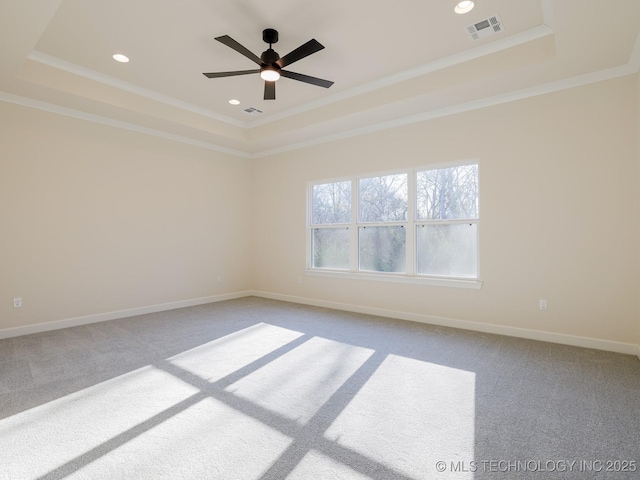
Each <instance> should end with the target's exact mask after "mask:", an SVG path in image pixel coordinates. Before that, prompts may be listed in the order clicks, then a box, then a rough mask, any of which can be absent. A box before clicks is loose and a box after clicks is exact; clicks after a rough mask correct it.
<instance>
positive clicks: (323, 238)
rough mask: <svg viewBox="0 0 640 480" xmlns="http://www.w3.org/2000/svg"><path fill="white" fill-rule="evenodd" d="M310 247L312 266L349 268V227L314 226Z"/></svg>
mask: <svg viewBox="0 0 640 480" xmlns="http://www.w3.org/2000/svg"><path fill="white" fill-rule="evenodd" d="M311 232H312V238H311V242H312V245H311V248H312V250H311V251H312V253H313V255H312V257H313V268H337V269H345V270H348V269H349V229H348V228H314V229H313V230H312V231H311Z"/></svg>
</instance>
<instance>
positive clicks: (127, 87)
mask: <svg viewBox="0 0 640 480" xmlns="http://www.w3.org/2000/svg"><path fill="white" fill-rule="evenodd" d="M28 59H29V60H32V61H34V62H38V63H41V64H43V65H47V66H49V67H53V68H57V69H58V70H62V71H64V72H67V73H71V74H73V75H77V76H79V77H83V78H87V79H89V80H93V81H94V82H98V83H102V84H103V85H107V86H109V87H114V88H117V89H120V90H123V91H125V92H128V93H133V94H134V95H139V96H141V97H144V98H148V99H150V100H154V101H156V102H160V103H164V104H165V105H169V106H171V107H176V108H180V109H182V110H186V111H188V112H191V113H196V114H198V115H202V116H204V117H208V118H212V119H213V120H218V121H220V122H224V123H228V124H229V125H233V126H236V127H240V128H245V129H246V128H247V123H246V122H241V121H240V120H236V119H234V118H231V117H227V116H225V115H220V114H219V113H216V112H213V111H211V110H208V109H206V108H202V107H198V106H197V105H193V104H192V103H188V102H184V101H182V100H178V99H177V98H173V97H170V96H168V95H163V94H161V93H158V92H155V91H153V90H149V89H147V88H142V87H139V86H137V85H134V84H132V83H128V82H125V81H123V80H118V79H117V78H114V77H111V76H109V75H105V74H103V73H99V72H96V71H95V70H91V69H88V68H85V67H81V66H80V65H76V64H75V63H71V62H67V61H66V60H61V59H60V58H58V57H54V56H52V55H47V54H46V53H42V52H39V51H37V50H34V51H33V52H31V53H30V54H29V57H28Z"/></svg>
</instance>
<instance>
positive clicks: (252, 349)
mask: <svg viewBox="0 0 640 480" xmlns="http://www.w3.org/2000/svg"><path fill="white" fill-rule="evenodd" d="M302 335H303V334H302V333H301V332H297V331H295V330H289V329H286V328H282V327H276V326H274V325H268V324H266V323H259V324H257V325H252V326H251V327H248V328H245V329H243V330H239V331H237V332H234V333H231V334H229V335H226V336H224V337H222V338H218V339H216V340H213V341H211V342H207V343H205V344H203V345H200V346H198V347H195V348H192V349H191V350H187V351H185V352H182V353H180V354H178V355H175V356H173V357H170V358H168V359H167V360H168V361H169V362H171V363H172V364H173V365H175V366H177V367H180V368H181V369H183V370H186V371H189V372H191V373H193V374H194V375H197V376H198V377H200V378H202V379H203V380H207V381H209V382H215V381H217V380H220V379H221V378H224V377H225V376H227V375H229V374H231V373H233V372H235V371H237V370H239V369H240V368H242V367H244V366H245V365H248V364H250V363H251V362H254V361H256V360H258V359H260V358H262V357H263V356H265V355H267V354H269V353H270V352H272V351H274V350H276V349H277V348H280V347H282V346H283V345H286V344H287V343H289V342H291V341H293V340H295V339H296V338H298V337H301V336H302Z"/></svg>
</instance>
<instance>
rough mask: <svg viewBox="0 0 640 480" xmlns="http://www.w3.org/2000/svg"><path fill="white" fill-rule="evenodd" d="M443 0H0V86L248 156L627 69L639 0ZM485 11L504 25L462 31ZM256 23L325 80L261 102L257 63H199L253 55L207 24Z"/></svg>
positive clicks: (243, 38) (246, 30)
mask: <svg viewBox="0 0 640 480" xmlns="http://www.w3.org/2000/svg"><path fill="white" fill-rule="evenodd" d="M455 3H456V0H437V1H433V0H431V1H425V0H396V1H395V2H371V1H364V0H356V1H351V2H345V1H341V0H323V1H322V2H300V1H292V0H271V1H269V2H265V1H258V0H217V1H212V0H182V1H179V0H136V1H133V2H132V1H131V0H109V1H108V2H105V1H104V0H20V1H19V2H18V1H15V0H0V5H1V6H2V12H1V13H2V15H0V100H5V101H11V102H15V103H23V104H27V105H31V106H34V107H37V108H42V109H46V110H52V111H56V112H59V113H63V114H67V115H72V116H78V117H81V118H86V119H89V120H93V121H98V122H102V123H107V124H112V125H115V126H119V127H125V128H131V129H134V130H138V131H143V132H146V133H149V134H153V135H159V136H166V137H170V138H174V139H177V140H180V141H185V142H189V143H194V144H197V145H201V146H204V147H207V148H212V149H216V150H222V151H228V152H230V153H234V154H237V155H241V156H248V157H258V156H262V155H266V154H270V153H275V152H278V151H282V150H286V149H291V148H295V147H297V146H302V145H309V144H313V143H314V142H321V141H326V140H329V139H333V138H340V137H342V136H348V135H353V134H358V133H360V132H366V131H374V130H376V129H379V128H386V127H389V126H393V125H400V124H402V123H407V122H412V121H418V120H421V119H426V118H432V117H436V116H441V115H446V114H449V113H453V112H457V111H463V110H465V109H469V108H478V107H482V106H484V105H490V104H495V103H499V102H503V101H509V100H513V99H517V98H523V97H526V96H530V95H536V94H540V93H544V92H547V91H553V90H554V89H559V88H565V87H567V86H573V85H579V84H582V83H588V82H591V81H597V80H600V79H605V78H612V77H615V76H621V75H628V74H632V73H635V72H637V71H638V67H640V46H637V44H638V41H637V39H638V34H639V32H640V1H638V0H607V1H606V2H604V1H598V0H517V1H514V0H476V8H475V9H474V10H473V11H472V12H470V13H468V14H466V15H457V14H455V13H454V11H453V7H454V6H455ZM496 14H497V15H499V16H500V18H501V20H502V22H503V26H504V31H503V32H501V33H498V34H496V35H494V36H491V37H490V38H486V39H483V40H479V41H472V40H470V39H469V37H468V36H467V34H466V33H465V27H466V26H467V25H470V24H473V23H476V22H479V21H481V20H483V19H485V18H487V17H489V16H491V15H496ZM265 28H275V29H276V30H278V31H279V34H280V40H279V42H278V43H277V44H275V45H274V49H275V50H276V51H277V52H278V53H280V55H281V56H284V55H285V54H286V53H288V52H289V51H291V50H293V49H294V48H296V47H298V46H299V45H301V44H303V43H305V42H306V41H308V40H310V39H311V38H315V39H317V40H318V41H319V42H320V43H322V44H323V45H324V46H325V49H324V50H321V51H320V52H317V53H315V54H313V55H311V56H309V57H307V58H304V59H302V60H300V61H299V62H296V63H294V64H292V65H290V66H288V67H287V69H288V70H292V71H294V72H299V73H304V74H307V75H312V76H316V77H320V78H325V79H328V80H332V81H334V82H335V83H334V85H333V86H332V87H331V88H329V89H324V88H320V87H316V86H312V85H308V84H305V83H301V82H297V81H294V80H291V79H287V78H283V79H281V80H279V81H278V82H277V84H276V85H277V99H276V100H274V101H265V100H263V99H262V96H263V82H262V80H261V79H260V78H259V76H258V75H257V74H255V75H244V76H237V77H229V78H216V79H208V78H206V77H205V76H203V75H202V72H216V71H228V70H246V69H253V68H254V67H256V65H255V64H253V63H252V62H251V61H250V60H248V59H247V58H245V57H243V56H242V55H240V54H239V53H237V52H236V51H234V50H232V49H230V48H229V47H227V46H225V45H223V44H221V43H219V42H217V41H215V40H214V38H215V37H217V36H221V35H229V36H231V37H232V38H234V39H235V40H237V41H238V42H239V43H241V44H242V45H244V46H245V47H247V48H248V49H249V50H251V51H252V52H254V53H255V54H256V55H258V56H259V55H260V54H261V52H262V51H264V50H266V48H267V45H266V44H265V43H264V42H263V41H262V30H263V29H265ZM117 52H120V53H124V54H126V55H127V56H129V57H130V58H131V61H130V62H129V63H127V64H120V63H117V62H115V61H114V60H113V59H112V58H111V56H112V55H113V54H114V53H117ZM231 98H236V99H238V100H240V102H241V104H240V105H239V106H232V105H230V104H229V103H228V100H229V99H231ZM248 107H254V108H257V109H259V110H261V111H262V112H263V113H262V114H259V115H249V114H247V113H245V112H244V109H245V108H248Z"/></svg>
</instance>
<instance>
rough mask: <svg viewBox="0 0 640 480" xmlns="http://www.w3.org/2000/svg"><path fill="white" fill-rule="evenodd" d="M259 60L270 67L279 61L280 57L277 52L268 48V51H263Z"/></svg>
mask: <svg viewBox="0 0 640 480" xmlns="http://www.w3.org/2000/svg"><path fill="white" fill-rule="evenodd" d="M260 58H261V59H262V61H263V62H264V63H266V64H267V65H271V64H274V63H276V62H277V61H278V60H280V55H278V52H276V51H275V50H274V49H273V48H270V49H269V50H265V51H264V52H262V55H261V56H260Z"/></svg>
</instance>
